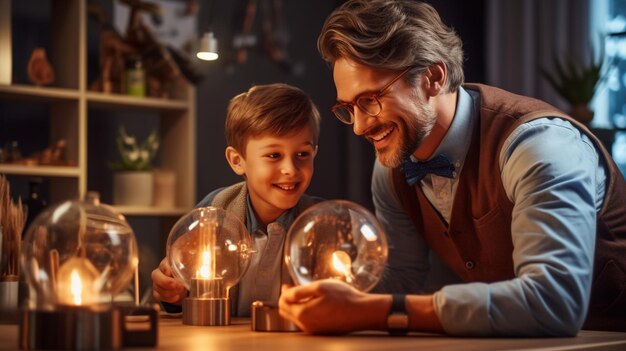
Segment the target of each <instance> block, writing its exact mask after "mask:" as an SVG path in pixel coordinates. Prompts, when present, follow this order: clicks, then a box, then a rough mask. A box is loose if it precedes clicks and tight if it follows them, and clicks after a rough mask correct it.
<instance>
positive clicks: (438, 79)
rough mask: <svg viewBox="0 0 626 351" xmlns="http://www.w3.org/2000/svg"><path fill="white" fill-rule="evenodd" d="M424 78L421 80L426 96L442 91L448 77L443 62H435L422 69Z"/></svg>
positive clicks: (435, 94)
mask: <svg viewBox="0 0 626 351" xmlns="http://www.w3.org/2000/svg"><path fill="white" fill-rule="evenodd" d="M424 78H425V79H424V80H423V82H422V84H423V87H424V92H426V94H427V95H428V96H437V95H439V94H441V93H443V92H444V86H445V85H446V80H447V79H448V70H447V68H446V65H445V63H443V62H436V63H433V64H432V65H430V66H428V68H427V69H426V71H424Z"/></svg>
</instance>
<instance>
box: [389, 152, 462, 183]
mask: <svg viewBox="0 0 626 351" xmlns="http://www.w3.org/2000/svg"><path fill="white" fill-rule="evenodd" d="M401 168H402V172H404V176H405V177H406V182H407V183H408V184H409V185H415V184H417V183H418V182H419V181H420V180H422V178H424V177H425V176H426V175H427V174H428V173H433V174H435V175H438V176H441V177H447V178H452V177H454V165H453V164H452V163H451V162H450V160H448V158H447V157H445V156H444V155H438V156H436V157H435V158H433V159H432V160H430V161H426V162H421V161H418V162H413V161H411V158H407V159H406V160H405V161H404V163H403V164H402V166H401Z"/></svg>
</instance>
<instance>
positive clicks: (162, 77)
mask: <svg viewBox="0 0 626 351" xmlns="http://www.w3.org/2000/svg"><path fill="white" fill-rule="evenodd" d="M121 3H123V4H125V5H127V6H129V7H130V8H131V10H130V15H129V18H128V24H127V26H126V32H125V33H124V35H122V34H120V33H119V32H117V31H116V30H115V29H114V27H113V25H112V23H111V20H110V18H109V16H108V15H107V14H106V12H105V11H104V10H103V9H102V7H101V6H100V5H98V4H95V3H90V4H89V6H88V12H89V15H90V17H91V18H93V19H95V20H96V21H97V22H98V23H99V24H100V26H101V34H100V74H99V77H98V78H97V79H96V80H95V81H94V82H93V83H92V84H91V85H90V90H95V91H102V92H107V93H110V92H116V93H123V92H126V89H125V88H126V87H125V86H124V78H125V77H124V73H125V67H128V65H129V64H130V61H131V59H132V60H135V61H136V59H133V58H137V57H138V58H139V60H140V61H141V62H142V64H143V70H144V77H145V78H144V79H145V82H146V90H147V93H148V95H149V96H152V97H161V98H167V97H169V90H170V84H171V82H173V81H174V80H175V79H177V78H179V77H181V73H182V77H183V78H185V79H186V80H187V81H189V82H191V83H193V84H195V83H197V82H198V81H200V79H201V78H202V77H201V75H200V74H198V73H197V72H196V71H195V70H194V69H193V68H192V66H191V62H190V61H189V59H188V58H187V57H186V56H185V54H183V53H181V52H179V51H177V50H176V49H174V48H171V47H169V46H166V45H163V44H161V43H160V42H159V41H158V40H157V39H156V38H155V36H154V35H153V33H152V32H151V30H150V29H149V28H148V27H147V26H146V25H145V24H144V23H143V21H142V18H141V15H142V14H143V13H147V14H149V15H150V17H151V18H152V19H153V20H155V21H157V22H158V21H159V20H160V18H161V16H162V13H161V12H162V10H161V7H160V6H159V5H157V4H153V3H149V2H145V1H141V0H121ZM131 95H134V94H131Z"/></svg>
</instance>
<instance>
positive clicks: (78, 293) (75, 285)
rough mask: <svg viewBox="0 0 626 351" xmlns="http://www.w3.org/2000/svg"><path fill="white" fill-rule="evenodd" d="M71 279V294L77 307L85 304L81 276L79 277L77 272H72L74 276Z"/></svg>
mask: <svg viewBox="0 0 626 351" xmlns="http://www.w3.org/2000/svg"><path fill="white" fill-rule="evenodd" d="M70 279H71V283H70V284H71V288H70V289H71V292H72V297H73V300H74V304H75V305H80V304H82V303H83V300H82V294H83V283H82V282H81V281H80V275H78V271H77V270H75V269H74V270H72V274H71V276H70Z"/></svg>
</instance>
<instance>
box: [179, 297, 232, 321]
mask: <svg viewBox="0 0 626 351" xmlns="http://www.w3.org/2000/svg"><path fill="white" fill-rule="evenodd" d="M229 302H230V301H229V300H228V299H226V298H224V299H217V298H197V297H187V298H185V299H184V300H183V324H187V325H209V326H217V325H229V324H230V303H229Z"/></svg>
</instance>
